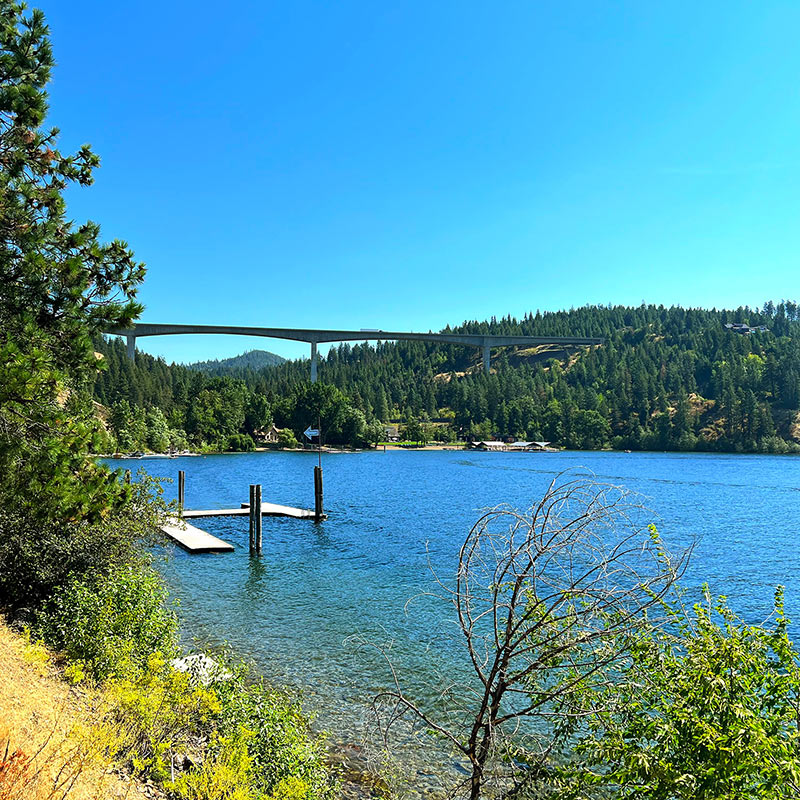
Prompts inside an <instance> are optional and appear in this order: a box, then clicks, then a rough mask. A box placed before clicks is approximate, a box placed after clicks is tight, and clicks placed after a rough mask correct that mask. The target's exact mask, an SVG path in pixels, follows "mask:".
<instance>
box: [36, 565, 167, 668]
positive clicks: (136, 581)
mask: <svg viewBox="0 0 800 800" xmlns="http://www.w3.org/2000/svg"><path fill="white" fill-rule="evenodd" d="M166 601H167V590H166V588H165V587H164V585H163V583H162V581H161V579H160V577H159V576H158V575H157V574H156V573H155V572H154V571H152V570H151V569H149V568H148V567H146V566H143V565H141V564H139V565H137V564H130V565H127V566H124V567H120V568H118V569H116V570H113V571H112V572H110V573H109V574H108V575H107V576H106V577H105V578H103V579H102V580H100V581H97V582H89V581H86V580H85V579H83V578H74V579H73V580H71V581H70V582H69V583H67V584H66V585H65V586H64V587H61V588H57V589H56V590H55V592H54V593H53V596H52V597H51V598H50V600H49V601H48V602H47V603H46V604H45V605H44V607H43V609H42V611H41V612H40V614H39V616H38V620H37V624H36V630H35V633H36V634H37V635H39V636H41V637H42V638H43V639H44V640H45V642H46V643H47V644H48V645H50V646H51V647H53V648H55V649H57V650H60V651H62V652H63V653H64V654H65V655H66V656H67V658H68V659H69V660H70V661H71V662H73V665H75V664H77V665H80V667H81V669H82V670H83V671H84V672H85V673H86V674H87V675H88V676H90V677H92V678H94V679H95V680H98V681H100V680H105V679H107V678H110V677H112V676H117V677H119V676H124V675H128V674H136V673H137V672H140V671H141V670H143V669H144V668H145V667H146V665H147V662H148V659H149V657H150V655H151V654H152V653H153V652H156V651H159V652H161V653H163V654H165V655H170V654H172V653H173V651H174V650H175V648H176V630H177V620H176V617H175V614H174V612H173V611H171V610H170V609H169V608H168V607H167V605H166Z"/></svg>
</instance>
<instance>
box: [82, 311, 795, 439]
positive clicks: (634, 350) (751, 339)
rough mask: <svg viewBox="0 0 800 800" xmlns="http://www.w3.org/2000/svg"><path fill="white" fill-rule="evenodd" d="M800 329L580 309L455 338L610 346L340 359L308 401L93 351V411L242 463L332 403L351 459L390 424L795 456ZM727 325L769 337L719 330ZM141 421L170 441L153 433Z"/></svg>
mask: <svg viewBox="0 0 800 800" xmlns="http://www.w3.org/2000/svg"><path fill="white" fill-rule="evenodd" d="M799 315H800V312H798V306H797V304H795V303H793V302H789V301H786V302H780V303H777V304H775V303H773V302H768V303H766V304H765V305H764V306H763V307H762V308H760V309H752V308H749V307H746V306H745V307H741V308H738V309H736V310H716V309H711V310H707V309H687V308H682V307H680V306H673V307H664V306H655V305H642V306H638V307H626V306H585V307H582V308H578V309H571V310H569V311H560V312H544V313H542V312H536V313H531V314H526V315H525V316H524V317H523V318H522V319H521V320H518V319H515V318H513V317H505V318H503V319H500V320H498V319H496V318H494V317H493V318H492V319H490V320H489V321H485V322H477V321H471V322H465V323H464V324H463V325H461V326H459V327H457V328H454V329H452V330H454V331H455V332H463V333H487V334H515V335H528V336H542V337H546V336H553V337H557V336H567V335H573V336H587V337H589V336H591V337H602V338H603V340H604V342H603V344H602V345H599V346H593V347H580V348H574V347H567V348H564V347H561V346H539V347H534V348H529V349H525V348H520V347H506V348H497V349H496V350H495V351H494V353H493V358H492V371H491V374H488V375H487V374H485V373H484V370H483V369H482V364H481V363H480V356H479V354H478V353H477V351H476V350H475V349H472V348H466V347H462V346H458V345H448V344H438V343H428V342H397V343H389V342H384V343H380V342H379V343H378V344H377V345H371V344H356V345H350V344H342V345H340V346H338V347H334V348H332V349H331V350H330V351H329V353H328V354H327V356H325V357H323V358H321V360H320V365H319V378H320V385H324V386H326V387H327V388H326V389H320V388H312V387H311V386H310V384H309V378H308V376H309V362H308V360H304V359H301V360H296V361H287V362H285V363H283V364H280V365H277V366H270V367H265V368H261V369H253V368H251V367H249V366H246V365H243V366H237V367H235V368H232V369H227V370H226V369H222V368H220V369H217V370H212V371H210V372H202V373H200V372H197V371H195V370H192V369H189V368H187V367H185V366H182V365H176V364H172V365H168V364H167V363H166V362H165V361H164V360H163V359H156V358H153V357H151V356H148V355H146V354H142V353H139V354H138V355H137V360H136V362H135V363H132V362H130V361H129V360H128V359H127V356H126V354H125V349H124V347H123V346H122V343H121V342H120V341H117V340H103V341H98V342H97V344H96V347H97V350H98V351H99V352H100V353H101V354H102V355H103V357H104V361H105V362H106V364H107V369H105V370H103V371H102V372H101V373H100V374H99V376H98V378H97V380H96V382H95V385H94V398H95V400H97V401H98V402H100V403H101V404H103V405H104V406H106V407H108V408H109V409H111V417H112V424H111V426H110V430H111V432H112V433H113V434H114V436H115V437H116V439H117V442H118V443H119V445H120V447H121V448H122V449H127V446H128V445H130V446H131V447H136V446H138V447H144V446H147V442H148V441H154V440H155V439H157V438H160V440H161V442H162V443H163V441H165V438H164V437H165V436H166V437H167V438H169V437H172V439H171V441H175V442H184V441H186V442H190V443H192V444H193V445H208V446H216V447H222V448H226V447H233V448H234V449H235V448H237V447H246V446H250V441H251V440H252V439H257V438H258V433H259V431H260V430H263V429H264V427H265V426H268V425H270V424H272V423H274V424H275V425H277V426H278V427H279V428H285V429H287V431H291V435H292V436H293V437H294V438H299V437H300V436H301V435H302V431H303V430H304V428H305V427H306V426H307V425H308V424H312V423H314V422H315V420H316V419H317V417H319V416H320V412H321V411H322V406H323V405H325V403H329V402H334V405H335V413H332V414H331V411H330V409H327V410H326V416H327V417H328V418H327V419H326V422H327V423H328V427H327V428H326V435H327V437H328V440H329V441H330V442H331V443H338V444H352V445H355V446H364V445H365V444H368V443H369V442H373V441H378V440H379V439H380V438H382V437H383V436H384V433H383V431H382V426H381V423H387V422H389V421H393V422H397V421H399V422H400V423H401V424H402V425H403V426H404V428H403V432H405V433H408V432H410V433H411V434H412V435H413V437H414V439H415V440H420V439H421V440H425V439H438V440H440V441H455V440H465V439H491V438H501V437H503V438H514V439H523V440H529V441H541V440H545V441H549V442H552V443H554V444H556V445H558V446H563V447H568V448H573V449H598V448H604V447H613V448H618V449H630V450H649V449H658V450H722V451H742V452H754V451H762V452H787V451H794V450H795V449H796V448H797V439H798V437H800V425H798V424H797V423H796V418H797V412H798V409H800V350H799V349H798V337H797V333H798V326H799V325H800V316H799ZM734 322H745V323H748V324H749V325H751V326H757V325H765V326H766V328H767V330H766V331H764V332H754V333H750V334H740V333H737V332H735V331H733V330H731V329H730V328H727V327H725V326H726V324H730V323H734ZM445 330H446V331H449V330H451V329H450V328H447V329H445ZM334 390H336V391H334ZM309 393H310V394H309ZM125 403H127V404H128V405H129V406H130V412H129V411H128V409H127V407H126V406H125V405H124V404H125ZM120 406H121V408H120ZM136 409H138V410H136ZM154 409H158V410H159V411H160V412H161V415H159V414H158V413H157V412H155V411H154ZM129 413H130V414H133V415H134V417H135V418H136V424H135V425H134V431H133V433H131V427H130V426H129V425H127V423H126V422H125V420H126V419H127V416H128V415H129ZM142 415H144V420H145V422H147V420H148V419H150V420H151V421H152V425H151V426H149V427H150V428H153V427H155V428H157V429H158V430H159V431H161V432H162V433H161V435H157V434H155V433H148V432H147V430H146V429H148V425H147V424H143V423H142V419H143V417H142ZM162 416H163V419H162ZM164 420H166V425H167V433H166V434H164V433H163V429H164ZM426 423H427V424H426ZM409 438H411V437H409Z"/></svg>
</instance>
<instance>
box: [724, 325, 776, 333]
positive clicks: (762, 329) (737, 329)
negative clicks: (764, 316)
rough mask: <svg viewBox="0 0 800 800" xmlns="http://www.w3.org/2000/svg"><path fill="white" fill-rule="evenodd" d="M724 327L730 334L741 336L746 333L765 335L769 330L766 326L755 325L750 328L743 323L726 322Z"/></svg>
mask: <svg viewBox="0 0 800 800" xmlns="http://www.w3.org/2000/svg"><path fill="white" fill-rule="evenodd" d="M725 327H726V328H727V329H728V330H729V331H730V332H731V333H738V334H741V335H743V336H744V335H746V334H748V333H766V332H767V331H768V330H769V329H768V328H767V326H766V325H755V326H752V327H751V326H750V325H748V324H747V323H745V322H726V323H725Z"/></svg>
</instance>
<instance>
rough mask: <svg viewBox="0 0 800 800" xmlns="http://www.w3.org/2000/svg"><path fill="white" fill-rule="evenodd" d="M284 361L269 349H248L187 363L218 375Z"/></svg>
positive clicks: (190, 366) (271, 365)
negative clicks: (222, 356) (227, 355)
mask: <svg viewBox="0 0 800 800" xmlns="http://www.w3.org/2000/svg"><path fill="white" fill-rule="evenodd" d="M284 361H286V359H285V358H283V356H279V355H276V354H275V353H270V352H269V350H248V351H247V352H246V353H242V354H241V355H240V356H233V358H222V359H213V360H211V361H195V362H194V363H193V364H187V365H186V366H187V367H189V369H197V370H201V371H202V372H210V373H211V374H212V375H219V374H221V373H226V372H229V371H231V370H236V369H263V368H264V367H274V366H277V365H278V364H283V362H284Z"/></svg>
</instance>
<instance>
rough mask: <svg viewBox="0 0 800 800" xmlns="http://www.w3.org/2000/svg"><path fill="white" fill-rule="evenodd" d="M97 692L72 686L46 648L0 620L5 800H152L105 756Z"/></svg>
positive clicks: (1, 786) (1, 789)
mask: <svg viewBox="0 0 800 800" xmlns="http://www.w3.org/2000/svg"><path fill="white" fill-rule="evenodd" d="M101 707H102V702H101V698H100V697H99V695H97V694H95V693H93V692H91V691H87V690H84V689H77V688H75V687H71V686H69V685H68V684H67V683H66V682H65V681H64V680H62V679H61V678H60V677H59V675H58V671H57V669H56V668H55V667H54V666H53V663H52V659H51V658H50V656H49V654H48V653H47V651H46V650H45V649H44V648H43V647H41V646H39V645H35V644H29V643H28V642H27V641H26V639H25V638H24V637H23V636H21V635H19V634H17V633H15V632H14V631H12V630H11V629H10V628H8V626H6V625H5V624H4V623H2V622H0V800H62V799H63V798H69V800H113V798H130V800H140V798H146V797H153V796H155V794H154V792H153V789H151V788H149V787H143V786H140V785H139V784H138V783H137V782H136V781H134V780H133V779H131V778H130V777H128V776H125V775H124V774H121V772H120V771H118V770H117V769H115V767H114V765H113V764H112V763H110V762H109V760H108V758H107V757H106V755H105V753H104V752H103V749H104V744H103V736H102V735H97V731H101V730H102V711H101Z"/></svg>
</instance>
